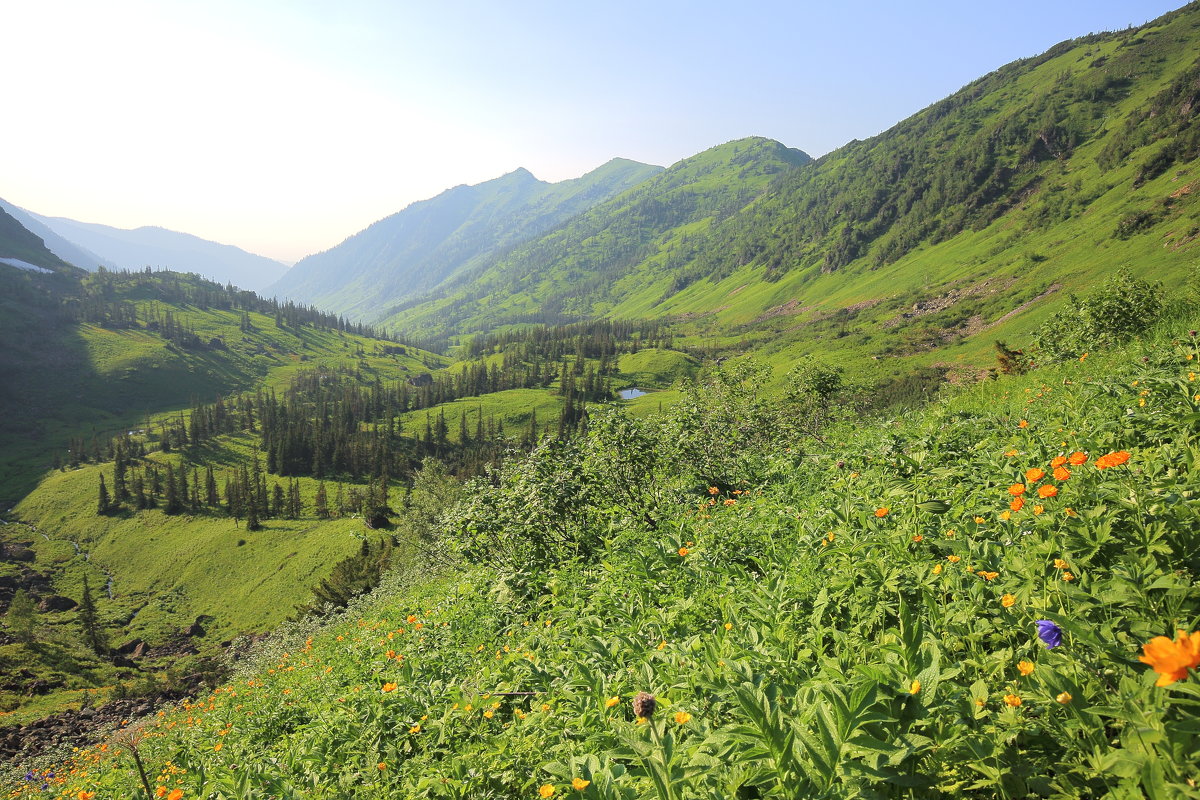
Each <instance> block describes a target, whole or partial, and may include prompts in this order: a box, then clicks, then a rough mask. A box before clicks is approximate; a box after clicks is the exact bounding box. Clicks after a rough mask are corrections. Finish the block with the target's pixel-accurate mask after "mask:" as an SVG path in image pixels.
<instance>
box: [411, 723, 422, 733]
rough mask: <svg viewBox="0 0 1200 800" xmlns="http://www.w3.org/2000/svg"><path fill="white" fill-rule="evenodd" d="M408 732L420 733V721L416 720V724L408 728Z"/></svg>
mask: <svg viewBox="0 0 1200 800" xmlns="http://www.w3.org/2000/svg"><path fill="white" fill-rule="evenodd" d="M408 732H409V733H420V732H421V723H419V722H418V723H417V724H416V725H413V726H412V727H411V728H409V729H408Z"/></svg>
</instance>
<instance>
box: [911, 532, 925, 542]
mask: <svg viewBox="0 0 1200 800" xmlns="http://www.w3.org/2000/svg"><path fill="white" fill-rule="evenodd" d="M912 540H913V541H914V542H923V541H925V537H924V536H922V535H921V534H919V533H918V534H917V535H916V536H914V537H912Z"/></svg>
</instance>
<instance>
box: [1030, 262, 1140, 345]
mask: <svg viewBox="0 0 1200 800" xmlns="http://www.w3.org/2000/svg"><path fill="white" fill-rule="evenodd" d="M1162 312H1163V289H1162V284H1159V283H1157V282H1154V283H1152V282H1150V281H1146V280H1142V279H1141V278H1135V277H1134V276H1133V275H1132V274H1131V273H1130V272H1129V271H1128V270H1121V271H1120V272H1118V273H1117V274H1116V275H1114V276H1112V277H1111V278H1109V279H1108V280H1106V281H1105V282H1104V283H1103V284H1102V285H1101V286H1100V288H1099V289H1097V290H1096V291H1094V292H1092V293H1091V294H1089V295H1088V296H1087V297H1084V298H1082V299H1081V298H1079V297H1076V296H1075V295H1071V297H1070V298H1068V301H1067V307H1066V308H1065V309H1064V310H1063V311H1061V312H1059V313H1058V314H1057V315H1056V316H1055V317H1054V318H1053V319H1051V320H1049V321H1048V322H1046V323H1045V324H1043V325H1042V327H1041V328H1039V329H1038V333H1037V343H1038V348H1039V351H1040V352H1041V353H1043V354H1045V355H1046V356H1048V357H1049V358H1051V359H1053V360H1063V359H1067V358H1071V357H1079V356H1082V355H1083V354H1084V353H1086V352H1088V351H1090V350H1094V349H1097V348H1104V347H1112V346H1115V345H1118V344H1121V343H1123V342H1127V341H1129V340H1130V339H1133V338H1134V337H1135V336H1137V335H1139V334H1141V333H1143V332H1144V331H1146V330H1148V329H1149V328H1150V327H1151V326H1152V325H1154V323H1155V322H1157V321H1158V320H1159V319H1160V317H1161V316H1162Z"/></svg>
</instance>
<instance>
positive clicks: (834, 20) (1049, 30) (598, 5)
mask: <svg viewBox="0 0 1200 800" xmlns="http://www.w3.org/2000/svg"><path fill="white" fill-rule="evenodd" d="M1180 4H1181V0H1171V1H1170V2H1158V1H1157V0H1006V2H963V1H962V0H953V1H951V0H909V2H904V3H901V2H893V1H892V0H873V1H871V2H868V1H867V0H839V2H834V3H828V2H819V3H818V2H813V1H812V0H792V1H791V2H786V1H783V0H781V1H779V2H774V1H772V2H767V1H766V0H761V1H760V0H720V1H719V2H718V1H717V0H604V1H603V2H595V1H594V0H589V1H588V2H584V0H503V2H501V1H500V0H491V1H485V0H425V2H409V1H408V0H340V1H339V2H337V3H333V2H327V1H326V0H186V1H185V0H106V2H103V3H97V2H95V0H38V2H29V1H28V0H0V30H2V31H4V33H5V35H4V37H3V39H4V51H5V52H4V54H5V62H6V66H7V69H6V75H5V89H4V99H3V104H4V106H3V107H4V109H5V115H4V116H5V118H6V119H5V121H4V123H3V126H2V131H3V132H2V133H0V143H2V144H0V197H3V198H4V199H5V200H8V201H9V202H11V203H14V204H16V205H18V206H21V207H23V208H26V209H28V210H31V211H34V212H37V213H39V214H46V215H50V216H63V217H70V218H72V219H77V220H82V221H85V222H99V223H103V224H106V225H113V226H116V227H122V228H134V227H139V226H141V225H159V226H162V227H166V228H171V229H174V230H180V231H186V232H188V233H192V234H195V235H197V236H201V237H204V238H206V239H213V240H216V241H220V242H223V243H226V244H234V245H237V246H239V247H242V248H244V249H246V250H249V251H251V252H254V253H259V254H261V255H265V256H269V257H271V258H277V259H280V260H282V261H286V262H289V263H290V262H293V261H295V260H297V259H299V258H301V257H303V256H305V255H308V254H310V253H314V252H318V251H321V250H325V249H328V248H330V247H332V246H334V245H336V244H337V243H338V242H340V241H341V240H343V239H344V238H346V237H347V236H349V235H351V234H353V233H355V232H357V231H359V230H361V229H362V228H365V227H366V226H367V225H369V224H371V223H372V222H374V221H376V220H378V219H381V218H383V217H385V216H388V215H389V214H392V213H395V212H396V211H399V210H400V209H402V208H404V207H405V206H406V205H408V204H409V203H411V202H414V201H416V200H421V199H425V198H428V197H432V196H433V195H436V194H438V193H439V192H441V191H443V190H445V189H448V188H450V187H452V186H455V185H458V184H463V183H472V184H473V183H479V182H481V181H484V180H489V179H491V178H495V177H498V176H500V175H502V174H504V173H507V172H511V171H512V170H514V169H516V168H518V167H525V168H527V169H529V170H530V171H531V172H533V174H534V175H536V176H537V177H539V178H541V179H542V180H548V181H558V180H563V179H566V178H573V177H578V176H579V175H581V174H583V173H585V172H587V171H589V170H591V169H594V168H596V167H597V166H599V165H601V164H603V163H604V162H606V161H608V160H609V159H611V158H614V157H623V158H632V159H635V160H638V161H644V162H647V163H652V164H661V165H663V166H667V165H669V164H671V163H674V162H675V161H678V160H680V159H682V158H686V157H687V156H689V155H693V154H695V153H698V152H700V151H702V150H704V149H706V148H708V147H712V146H714V145H717V144H721V143H723V142H726V141H729V140H731V139H737V138H741V137H744V136H767V137H770V138H772V139H778V140H779V141H781V142H783V143H784V144H786V145H788V146H791V147H798V148H800V149H801V150H804V151H805V152H807V153H809V154H810V155H813V156H820V155H822V154H824V153H827V152H829V151H830V150H833V149H835V148H837V147H839V146H840V145H842V144H845V143H846V142H848V141H850V140H852V139H865V138H867V137H869V136H872V135H874V134H876V133H879V132H880V131H883V130H886V129H887V128H889V127H891V126H892V125H894V124H895V123H897V122H899V121H900V120H901V119H904V118H905V117H907V116H909V115H911V114H913V113H915V112H917V111H919V110H920V109H921V108H924V107H925V106H927V105H929V104H930V103H933V102H935V101H937V100H939V99H941V98H943V97H945V96H947V95H949V94H951V93H952V92H954V91H955V90H957V89H959V88H961V87H962V86H964V85H965V84H967V83H969V82H970V81H972V80H974V79H975V78H977V77H980V76H981V75H984V74H986V73H987V72H989V71H991V70H993V69H996V68H997V67H1000V66H1002V65H1003V64H1005V63H1008V62H1009V61H1013V60H1015V59H1018V58H1023V57H1026V56H1031V55H1036V54H1037V53H1040V52H1042V51H1044V50H1046V49H1048V48H1049V47H1051V46H1052V45H1054V44H1056V43H1057V42H1060V41H1062V40H1064V39H1070V38H1073V37H1075V36H1081V35H1084V34H1087V33H1091V32H1095V31H1102V30H1114V29H1120V28H1124V27H1126V26H1128V25H1138V24H1141V23H1142V22H1145V21H1147V20H1150V19H1153V18H1154V17H1157V16H1158V15H1160V14H1162V13H1165V12H1166V11H1169V10H1171V9H1172V8H1175V7H1177V6H1179V5H1180Z"/></svg>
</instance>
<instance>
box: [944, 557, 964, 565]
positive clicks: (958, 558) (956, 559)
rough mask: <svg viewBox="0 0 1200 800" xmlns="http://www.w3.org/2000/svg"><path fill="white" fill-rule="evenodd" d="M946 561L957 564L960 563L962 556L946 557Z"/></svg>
mask: <svg viewBox="0 0 1200 800" xmlns="http://www.w3.org/2000/svg"><path fill="white" fill-rule="evenodd" d="M946 560H947V561H949V562H950V563H951V564H957V563H958V562H959V561H962V556H946Z"/></svg>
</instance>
